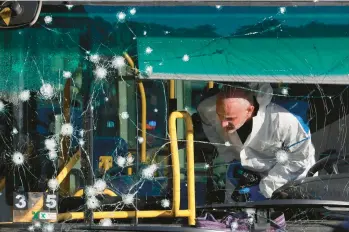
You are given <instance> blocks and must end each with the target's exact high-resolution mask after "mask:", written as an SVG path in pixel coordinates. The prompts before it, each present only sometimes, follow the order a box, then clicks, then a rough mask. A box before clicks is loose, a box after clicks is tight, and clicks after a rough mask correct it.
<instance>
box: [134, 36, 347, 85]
mask: <svg viewBox="0 0 349 232" xmlns="http://www.w3.org/2000/svg"><path fill="white" fill-rule="evenodd" d="M147 47H150V48H151V49H152V52H151V53H150V54H148V53H146V48H147ZM186 55H187V57H184V56H186ZM138 58H139V68H140V70H142V71H145V70H146V69H147V67H148V66H151V67H152V73H151V74H150V75H149V76H148V77H149V78H152V79H186V80H214V81H256V82H291V83H329V84H334V83H337V84H339V83H342V84H343V83H349V62H348V61H349V60H348V59H349V39H348V38H340V37H328V38H311V37H310V38H309V37H308V38H229V39H227V38H216V39H212V38H166V37H163V38H139V39H138ZM183 58H189V60H188V61H184V60H183Z"/></svg>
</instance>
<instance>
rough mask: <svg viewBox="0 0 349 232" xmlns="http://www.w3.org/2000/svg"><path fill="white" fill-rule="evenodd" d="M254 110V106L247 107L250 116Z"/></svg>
mask: <svg viewBox="0 0 349 232" xmlns="http://www.w3.org/2000/svg"><path fill="white" fill-rule="evenodd" d="M253 111H254V106H253V105H250V106H249V107H247V113H248V117H251V116H252V114H253Z"/></svg>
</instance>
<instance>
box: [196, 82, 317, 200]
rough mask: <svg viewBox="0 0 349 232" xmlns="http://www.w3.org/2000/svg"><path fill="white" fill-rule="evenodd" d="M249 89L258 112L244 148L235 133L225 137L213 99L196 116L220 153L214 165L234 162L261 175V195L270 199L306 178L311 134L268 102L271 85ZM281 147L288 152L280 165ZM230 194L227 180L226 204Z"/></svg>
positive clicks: (312, 159) (312, 157) (310, 158)
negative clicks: (293, 182) (284, 187)
mask: <svg viewBox="0 0 349 232" xmlns="http://www.w3.org/2000/svg"><path fill="white" fill-rule="evenodd" d="M250 86H251V88H252V89H254V90H255V91H254V95H255V97H256V100H257V102H258V103H259V110H258V112H257V115H256V116H255V117H253V119H252V120H253V122H252V125H253V126H252V131H251V134H250V135H249V136H248V138H247V139H246V141H245V143H244V144H242V142H241V140H240V138H239V136H238V134H237V132H234V133H232V134H229V135H227V133H224V130H223V128H222V126H221V123H220V121H219V119H218V116H217V113H216V96H212V97H210V98H207V99H205V100H204V101H203V102H201V103H200V105H199V106H198V113H199V115H200V117H201V119H202V124H203V130H204V132H205V134H206V136H207V138H208V139H209V141H210V142H211V143H215V145H216V148H217V150H218V153H219V155H218V157H217V158H216V160H215V162H214V163H218V162H219V163H223V164H224V163H225V164H227V163H229V162H231V161H232V160H233V159H236V160H240V161H241V164H242V166H243V167H244V168H246V169H249V170H252V171H255V172H259V173H260V174H261V176H262V180H261V182H260V184H259V188H260V191H261V193H262V194H263V195H264V196H265V197H266V198H270V197H271V195H272V193H273V192H274V191H275V190H276V189H278V188H279V187H281V186H283V185H284V184H286V183H287V182H289V181H291V180H297V179H300V178H303V177H305V176H306V174H307V172H308V170H309V169H310V168H311V167H312V166H313V165H314V164H315V149H314V147H313V144H312V142H311V139H310V136H311V134H310V132H308V133H307V132H306V131H305V130H304V128H303V127H302V125H301V123H300V122H299V121H298V119H297V118H296V117H295V116H294V115H293V114H292V113H290V112H289V111H287V110H286V109H285V108H283V107H281V106H279V105H277V104H274V103H272V102H271V99H272V93H273V89H272V87H271V86H270V84H265V83H260V84H250ZM229 144H230V145H229ZM227 145H229V146H227ZM283 147H289V152H288V153H287V154H288V155H287V156H286V157H287V160H286V161H285V160H283V162H280V159H277V151H280V150H281V148H283ZM279 154H280V153H279ZM284 154H285V153H284ZM223 170H225V169H223ZM223 170H221V171H223ZM233 190H234V186H233V185H232V184H231V183H230V182H229V181H228V180H226V196H225V201H226V203H227V202H231V201H232V199H231V194H232V192H233Z"/></svg>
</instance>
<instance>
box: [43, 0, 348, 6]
mask: <svg viewBox="0 0 349 232" xmlns="http://www.w3.org/2000/svg"><path fill="white" fill-rule="evenodd" d="M45 4H46V5H49V4H50V1H46V2H45ZM51 4H62V2H60V3H57V2H55V3H54V2H53V1H52V3H51ZM67 4H72V5H107V6H135V5H137V6H179V5H182V6H215V5H222V6H295V5H297V6H345V5H349V1H348V0H339V1H337V0H336V1H335V0H333V1H332V0H320V1H317V2H314V0H298V1H297V0H296V1H292V0H283V1H280V0H270V1H265V0H245V1H243V0H216V1H214V0H164V1H161V0H155V1H154V0H141V1H137V0H126V1H123V0H117V1H116V0H104V1H86V0H75V1H68V3H67Z"/></svg>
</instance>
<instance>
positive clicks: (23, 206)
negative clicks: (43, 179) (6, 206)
mask: <svg viewBox="0 0 349 232" xmlns="http://www.w3.org/2000/svg"><path fill="white" fill-rule="evenodd" d="M40 195H41V196H43V206H42V207H43V209H44V210H55V209H57V205H58V203H57V202H58V195H56V194H51V193H44V194H43V195H42V193H41V194H40ZM28 196H29V197H28ZM35 196H37V194H36V195H35ZM41 196H40V197H41ZM35 198H36V197H30V194H29V195H28V194H27V193H15V194H14V195H13V206H14V209H15V210H27V209H30V208H32V207H33V206H34V205H36V204H37V203H35Z"/></svg>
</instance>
